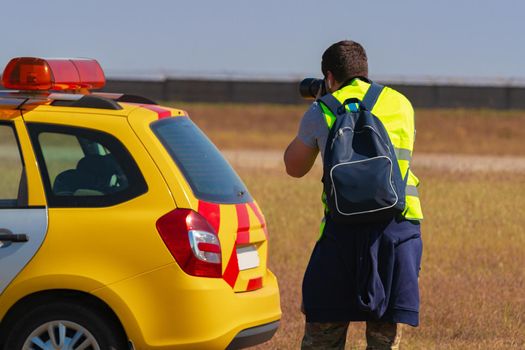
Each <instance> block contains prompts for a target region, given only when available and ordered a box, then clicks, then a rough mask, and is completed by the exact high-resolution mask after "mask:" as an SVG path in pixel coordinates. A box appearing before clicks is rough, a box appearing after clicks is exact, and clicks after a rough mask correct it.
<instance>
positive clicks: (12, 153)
mask: <svg viewBox="0 0 525 350" xmlns="http://www.w3.org/2000/svg"><path fill="white" fill-rule="evenodd" d="M0 173H1V174H2V175H1V176H2V181H0V208H16V207H21V206H26V205H27V191H26V188H27V187H26V182H25V181H26V179H25V172H24V164H23V162H22V158H21V157H20V150H19V147H18V141H17V139H16V135H15V130H14V129H13V127H12V125H11V124H0Z"/></svg>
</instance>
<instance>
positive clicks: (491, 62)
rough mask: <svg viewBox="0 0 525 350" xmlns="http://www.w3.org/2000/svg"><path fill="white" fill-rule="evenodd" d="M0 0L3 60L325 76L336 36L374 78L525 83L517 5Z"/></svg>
mask: <svg viewBox="0 0 525 350" xmlns="http://www.w3.org/2000/svg"><path fill="white" fill-rule="evenodd" d="M0 1H1V2H2V27H3V30H2V33H3V39H2V43H3V45H2V49H1V50H0V65H2V66H5V65H6V64H7V62H8V61H9V60H10V59H11V58H13V57H19V56H35V57H90V58H95V59H97V60H98V61H99V62H100V63H101V65H102V67H103V68H104V70H105V72H106V74H107V75H108V76H112V75H113V76H137V75H141V76H152V77H154V76H166V75H167V76H174V77H176V76H201V77H202V76H204V77H206V76H232V77H235V76H241V77H262V78H264V77H267V78H271V79H283V80H286V79H292V78H300V77H306V76H313V77H315V76H318V77H319V76H321V73H320V61H321V55H322V53H323V51H324V50H325V49H326V48H327V47H328V46H330V45H331V44H332V43H334V42H337V41H339V40H343V39H351V40H355V41H358V42H360V43H361V44H362V45H363V46H364V47H365V49H366V51H367V54H368V60H369V71H370V76H371V77H372V78H374V77H395V78H399V79H406V80H414V79H416V80H417V79H429V80H432V79H443V78H446V79H466V80H469V79H470V80H473V79H474V80H483V79H485V80H487V81H494V80H503V81H510V82H513V81H525V45H524V44H525V39H524V33H525V20H523V16H524V14H525V1H520V0H515V1H512V0H498V1H487V0H439V1H436V0H433V1H431V0H397V1H392V0H377V1H373V0H371V1H349V0H347V1H343V0H325V1H312V0H301V1H299V0H297V1H295V0H293V1H292V0H265V1H250V0H221V1H218V0H215V1H213V0H201V1H199V0H193V1H178V0H171V1H170V0H149V1H135V0H127V1H124V0H105V1H102V0H89V1H88V0H85V1H76V0H69V1H65V0H24V1H7V0H0Z"/></svg>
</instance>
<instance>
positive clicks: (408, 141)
mask: <svg viewBox="0 0 525 350" xmlns="http://www.w3.org/2000/svg"><path fill="white" fill-rule="evenodd" d="M365 84H366V86H365ZM369 86H370V84H368V83H366V82H363V81H361V80H358V79H354V81H353V82H352V83H351V84H350V85H347V86H345V87H343V88H341V89H339V90H337V91H336V92H334V93H333V96H334V97H335V98H336V99H337V100H339V101H340V102H341V103H343V102H344V101H346V100H347V99H349V98H358V99H360V100H362V99H363V97H364V95H365V94H366V90H368V87H369ZM385 93H387V94H391V95H390V96H389V97H390V98H386V99H385V98H383V99H382V98H381V97H383V95H384V94H385ZM392 94H394V92H393V90H391V89H389V88H385V89H383V92H382V93H381V95H380V98H379V99H378V101H377V103H376V105H375V106H374V108H373V110H374V111H377V110H381V109H384V108H385V107H388V105H386V106H385V103H398V104H400V105H401V103H402V102H403V101H401V102H400V99H401V98H402V96H401V95H400V97H399V98H398V97H397V96H393V95H392ZM389 99H390V100H391V101H389ZM406 103H407V104H408V105H409V107H410V111H412V110H411V108H412V107H411V106H410V104H409V102H408V101H406ZM319 105H320V106H321V109H322V111H323V114H324V119H325V121H326V124H327V126H328V129H331V128H332V126H333V125H334V122H335V119H336V117H335V116H334V115H333V114H332V112H331V111H330V110H329V109H328V108H327V107H326V106H325V105H324V104H322V103H319ZM378 105H379V108H377V107H378ZM346 108H347V109H348V110H353V108H352V107H349V106H346ZM387 110H388V109H387ZM374 115H375V116H376V117H378V118H379V119H380V120H381V122H383V125H384V126H385V129H386V131H387V133H388V135H389V136H390V140H391V142H392V145H393V146H394V148H395V153H396V156H397V160H398V164H399V169H400V170H401V175H402V176H403V177H405V176H408V179H407V187H406V189H405V196H406V198H405V201H406V206H405V210H404V211H403V214H402V215H403V216H404V217H405V218H406V219H409V220H421V219H423V213H422V211H421V203H420V201H419V194H418V191H417V187H418V185H419V180H418V178H417V177H416V176H415V175H414V173H413V172H412V171H411V169H410V162H411V160H412V150H413V144H414V135H413V134H412V135H410V136H406V135H407V130H408V132H410V131H413V130H414V119H413V117H412V118H402V119H401V118H398V117H397V116H396V115H393V116H392V115H389V119H392V120H393V122H392V123H389V122H388V121H387V120H383V119H384V118H382V115H381V113H379V114H375V113H374ZM400 116H403V115H400ZM393 125H395V128H396V129H394V127H393ZM324 198H325V196H324V194H323V204H325V211H326V210H327V207H326V203H325V201H324ZM321 229H324V224H322V225H321ZM321 233H322V231H321Z"/></svg>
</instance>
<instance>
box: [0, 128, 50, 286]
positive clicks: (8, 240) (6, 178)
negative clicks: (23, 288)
mask: <svg viewBox="0 0 525 350" xmlns="http://www.w3.org/2000/svg"><path fill="white" fill-rule="evenodd" d="M18 124H19V125H20V127H21V128H22V129H23V122H22V121H21V120H20V119H19V120H18ZM16 130H17V129H16V128H15V122H14V121H13V120H4V121H2V120H0V295H1V294H2V293H3V291H4V290H5V289H6V288H7V286H9V284H10V283H11V281H12V280H13V279H14V278H15V277H16V276H17V275H18V273H19V272H20V271H21V270H22V269H23V268H24V266H25V265H26V264H27V263H28V262H29V261H30V260H31V258H32V257H33V256H34V255H35V253H36V252H37V251H38V249H39V247H40V246H41V245H42V242H43V241H44V238H45V235H46V232H47V210H46V207H45V205H43V204H44V203H39V204H40V205H34V203H30V202H31V201H30V200H29V198H30V196H29V193H30V190H31V186H33V185H34V184H35V183H38V182H39V180H38V181H36V179H35V181H29V182H28V177H27V173H28V171H27V168H26V166H25V162H24V157H23V154H24V152H32V148H31V146H30V144H29V142H28V140H29V139H28V138H27V135H24V136H26V137H25V138H24V140H23V141H22V142H21V141H20V138H19V137H18V135H17V131H16ZM21 131H24V132H25V130H21ZM22 145H23V147H21V146H22ZM26 155H27V154H26ZM28 156H29V155H28ZM29 158H30V159H31V160H34V156H33V155H32V154H31V155H30V157H29ZM28 164H30V165H31V166H33V168H32V169H31V171H30V172H29V173H30V174H31V175H34V169H35V168H34V166H36V164H31V162H29V163H28ZM28 183H30V184H31V186H28ZM33 197H34V196H33ZM37 202H39V201H37Z"/></svg>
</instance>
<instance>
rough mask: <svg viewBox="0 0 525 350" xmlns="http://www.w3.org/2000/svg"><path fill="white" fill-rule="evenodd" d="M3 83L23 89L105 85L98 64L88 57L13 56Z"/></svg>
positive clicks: (99, 86) (102, 73) (16, 88)
mask: <svg viewBox="0 0 525 350" xmlns="http://www.w3.org/2000/svg"><path fill="white" fill-rule="evenodd" d="M2 82H3V85H4V87H5V88H7V89H15V90H25V91H48V90H81V89H87V90H90V89H100V88H102V87H104V85H105V84H106V78H105V77H104V72H103V71H102V68H101V67H100V65H99V63H98V62H97V61H96V60H94V59H90V58H72V59H68V58H60V59H58V58H36V57H18V58H13V59H12V60H11V61H9V63H8V64H7V66H6V68H5V70H4V74H3V76H2Z"/></svg>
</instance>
